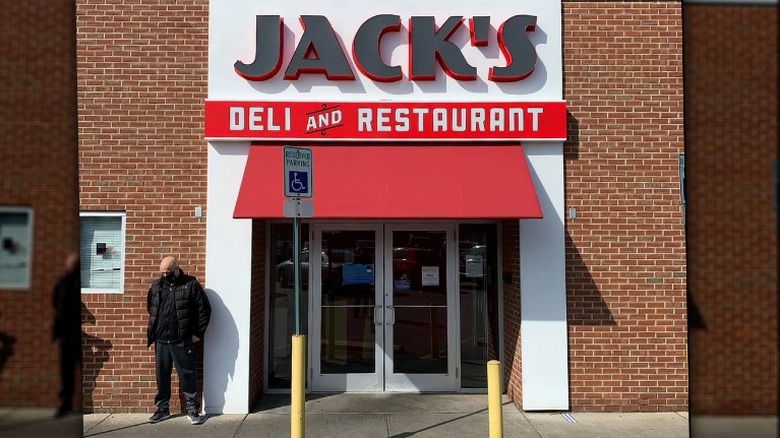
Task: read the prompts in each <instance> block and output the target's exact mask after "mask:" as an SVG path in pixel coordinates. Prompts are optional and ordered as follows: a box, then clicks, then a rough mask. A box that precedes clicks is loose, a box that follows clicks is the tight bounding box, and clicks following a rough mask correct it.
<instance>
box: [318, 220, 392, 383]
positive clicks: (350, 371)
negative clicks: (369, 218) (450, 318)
mask: <svg viewBox="0 0 780 438" xmlns="http://www.w3.org/2000/svg"><path fill="white" fill-rule="evenodd" d="M380 230H381V228H379V227H378V226H362V227H359V226H351V227H349V228H346V227H344V226H328V225H323V226H315V227H314V239H313V242H312V248H311V251H312V253H313V254H320V257H317V258H313V257H311V256H310V257H309V260H310V261H311V266H312V271H311V274H312V283H313V285H314V286H315V287H313V288H310V292H311V294H312V298H313V303H312V304H313V306H312V309H313V315H312V316H313V324H312V331H311V332H312V337H311V340H310V344H311V345H312V355H311V358H312V359H311V360H312V382H311V385H312V389H313V390H314V391H382V390H383V388H384V375H383V360H384V357H383V352H382V338H383V336H384V334H383V332H382V324H383V313H384V312H383V304H382V278H383V275H382V270H383V265H382V263H381V252H377V249H378V246H379V245H378V244H381V240H380V239H379V237H380ZM378 255H379V257H378ZM317 286H319V287H317Z"/></svg>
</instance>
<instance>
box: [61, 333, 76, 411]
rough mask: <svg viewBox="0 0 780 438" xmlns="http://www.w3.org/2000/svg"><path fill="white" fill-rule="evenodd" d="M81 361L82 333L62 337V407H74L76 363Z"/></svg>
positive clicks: (67, 408)
mask: <svg viewBox="0 0 780 438" xmlns="http://www.w3.org/2000/svg"><path fill="white" fill-rule="evenodd" d="M79 362H81V333H79V334H77V335H69V336H62V337H60V409H62V410H65V411H69V410H71V409H73V390H74V387H75V380H76V364H78V363H79Z"/></svg>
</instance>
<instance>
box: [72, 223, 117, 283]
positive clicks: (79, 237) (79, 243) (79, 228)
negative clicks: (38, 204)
mask: <svg viewBox="0 0 780 438" xmlns="http://www.w3.org/2000/svg"><path fill="white" fill-rule="evenodd" d="M85 217H119V218H121V219H122V226H121V240H122V251H121V254H120V258H119V264H120V270H119V287H118V288H111V289H108V288H96V287H82V288H81V293H83V294H122V293H124V291H125V254H126V253H127V213H126V212H124V211H82V212H79V251H81V219H82V218H85Z"/></svg>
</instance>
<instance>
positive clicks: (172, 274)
mask: <svg viewBox="0 0 780 438" xmlns="http://www.w3.org/2000/svg"><path fill="white" fill-rule="evenodd" d="M160 273H161V274H162V275H163V277H167V278H168V280H169V281H170V280H172V279H174V278H176V277H178V276H179V261H178V260H177V259H176V257H173V256H168V257H165V258H163V259H162V261H161V262H160Z"/></svg>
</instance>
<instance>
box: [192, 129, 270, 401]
mask: <svg viewBox="0 0 780 438" xmlns="http://www.w3.org/2000/svg"><path fill="white" fill-rule="evenodd" d="M248 151H249V144H248V143H245V144H241V143H228V144H227V145H225V144H211V143H210V144H209V151H208V169H209V170H208V192H207V196H208V198H207V202H208V207H207V208H206V284H205V285H204V287H205V288H206V294H207V295H208V297H209V301H210V302H211V307H212V315H211V323H210V324H209V329H208V330H207V331H206V340H205V341H206V342H205V345H206V347H205V351H204V358H203V374H204V379H203V380H204V382H203V398H204V403H203V406H204V409H205V412H206V413H208V414H223V413H224V414H245V413H248V412H249V331H250V320H249V316H250V312H249V310H250V304H251V293H250V292H251V279H252V221H250V220H245V219H244V220H241V219H233V208H234V206H235V204H236V198H237V197H238V189H239V187H240V186H241V175H243V173H244V165H245V164H246V157H247V153H248ZM279 190H281V187H280V188H279Z"/></svg>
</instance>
